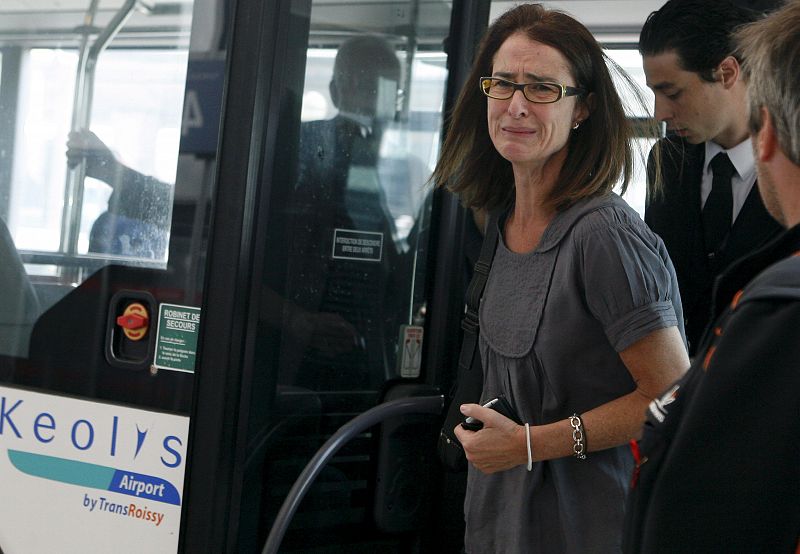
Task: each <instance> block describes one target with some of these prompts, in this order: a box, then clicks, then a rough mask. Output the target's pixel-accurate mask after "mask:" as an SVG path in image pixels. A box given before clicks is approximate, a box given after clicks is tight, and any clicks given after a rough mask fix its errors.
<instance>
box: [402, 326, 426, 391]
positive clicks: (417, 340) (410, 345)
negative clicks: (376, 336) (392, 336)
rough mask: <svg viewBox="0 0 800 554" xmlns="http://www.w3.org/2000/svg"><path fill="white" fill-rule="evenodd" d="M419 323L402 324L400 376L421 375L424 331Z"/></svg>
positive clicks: (411, 376)
mask: <svg viewBox="0 0 800 554" xmlns="http://www.w3.org/2000/svg"><path fill="white" fill-rule="evenodd" d="M423 330H424V329H423V327H420V326H419V325H401V326H400V377H405V378H410V379H413V378H415V377H419V373H420V368H421V367H422V332H423Z"/></svg>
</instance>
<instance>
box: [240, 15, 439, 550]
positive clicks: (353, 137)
mask: <svg viewBox="0 0 800 554" xmlns="http://www.w3.org/2000/svg"><path fill="white" fill-rule="evenodd" d="M345 5H346V6H347V7H346V8H345V7H344V6H345ZM449 20H450V14H449V7H448V6H447V5H446V3H418V2H414V1H408V2H403V1H401V2H391V3H378V4H374V3H362V2H349V3H344V4H343V5H342V6H341V7H340V6H338V5H337V6H333V5H331V4H330V3H329V2H324V1H319V2H316V1H314V2H312V3H311V17H310V33H309V36H308V44H304V45H298V48H302V49H303V59H304V61H305V69H304V71H303V72H302V73H301V74H300V75H299V76H298V79H297V81H300V78H302V82H300V83H298V82H295V83H294V84H292V83H291V82H290V80H289V79H285V85H286V86H287V87H289V90H287V92H286V95H287V97H289V98H300V99H302V105H301V106H298V107H297V109H296V111H295V112H294V113H292V112H291V111H289V110H284V111H283V112H282V113H281V116H282V118H283V121H282V122H281V123H280V124H279V126H280V127H282V128H283V129H285V132H284V133H283V135H282V140H281V143H280V148H282V149H283V150H282V151H281V152H280V153H278V154H276V155H278V156H279V159H281V163H280V164H278V166H277V168H276V170H275V172H274V173H273V174H271V175H267V176H265V177H264V180H265V181H268V182H269V183H270V184H271V188H270V191H271V201H270V213H269V215H268V220H269V222H270V223H269V225H268V229H267V238H266V242H265V247H264V255H263V258H264V260H265V264H266V265H265V269H264V284H263V288H262V296H261V301H260V312H261V321H260V326H259V337H260V339H259V348H260V359H259V360H257V361H256V364H255V365H256V369H255V370H254V371H255V374H256V377H254V387H253V389H252V400H251V411H250V414H251V415H250V417H251V420H250V427H251V433H252V436H253V437H254V439H253V440H258V437H261V436H265V433H266V436H268V437H269V438H268V439H267V441H268V444H266V445H265V448H264V449H263V451H264V452H268V453H269V454H267V458H266V460H265V469H264V471H263V479H264V486H263V487H261V493H260V494H263V499H264V501H263V504H262V505H263V506H265V516H264V520H263V521H262V525H264V524H266V525H268V524H269V521H270V518H271V517H274V515H275V512H276V510H277V507H278V506H279V504H280V502H281V501H282V499H283V496H284V494H285V493H284V492H283V491H286V490H287V489H288V487H289V485H290V483H291V482H292V480H293V479H294V478H295V477H296V476H297V474H298V473H299V470H300V469H301V468H302V466H303V464H305V462H306V461H308V458H309V457H310V456H311V455H313V453H314V451H315V450H316V449H317V448H318V447H319V446H320V445H322V443H323V442H324V441H325V439H326V438H327V437H329V436H330V434H331V433H333V432H334V431H335V430H336V429H337V428H338V427H339V426H340V425H342V424H343V423H344V422H345V421H347V420H348V419H349V418H351V417H353V416H355V415H357V414H358V413H360V412H363V411H366V410H367V409H369V408H371V407H373V406H375V405H376V404H378V403H380V402H381V401H382V395H383V394H384V392H385V391H386V390H387V389H388V388H389V387H390V386H392V384H397V383H402V382H414V381H413V380H414V379H418V378H421V377H422V378H424V375H423V374H422V371H423V370H422V368H421V359H422V342H423V328H424V323H425V307H426V306H425V297H424V289H425V279H426V275H427V271H426V265H427V264H426V262H427V258H428V252H429V248H428V241H429V238H430V233H429V228H430V221H429V220H430V214H431V205H432V197H433V194H432V186H431V185H430V183H429V182H428V180H429V178H430V175H431V172H432V170H433V167H434V165H435V162H436V159H437V157H438V152H439V141H440V130H441V126H442V106H443V102H444V95H445V84H446V81H447V76H448V72H447V69H446V61H447V58H446V54H445V53H444V51H443V44H444V38H445V36H446V34H447V29H448V26H449ZM276 385H277V386H276ZM266 398H273V399H274V400H273V401H272V402H269V401H266V400H265V399H266ZM270 406H271V407H272V409H271V410H270ZM284 428H290V429H291V430H292V431H291V433H288V434H287V433H284V432H281V431H280V430H281V429H284ZM269 429H273V430H272V431H270V430H269ZM373 456H374V453H373V452H372V451H371V449H370V441H369V438H368V437H363V438H361V437H360V438H358V439H357V440H355V441H353V443H351V444H350V445H348V454H347V455H345V456H343V457H342V458H341V459H340V460H338V461H334V462H333V463H331V464H330V465H329V466H328V467H327V468H326V470H325V472H324V475H323V476H322V478H321V479H320V480H318V483H317V484H316V485H315V487H314V488H313V489H312V491H311V492H310V493H309V496H310V497H313V498H314V499H315V500H312V501H310V503H306V502H304V506H306V507H305V508H303V507H301V509H300V513H299V514H298V515H297V516H296V517H295V519H294V521H296V522H299V523H298V524H297V525H299V526H305V528H304V529H301V527H297V528H296V529H295V530H290V533H289V535H288V536H287V538H286V541H285V544H286V545H287V548H292V549H297V550H303V549H304V548H309V547H310V545H311V543H310V542H308V541H310V540H311V541H318V540H323V541H325V542H324V544H322V545H320V544H319V543H317V544H315V547H322V548H324V547H325V545H328V546H330V547H331V548H332V547H333V545H336V544H341V542H337V541H341V540H342V538H343V535H342V533H346V532H351V533H356V532H357V531H356V530H357V529H363V528H364V525H372V523H371V521H370V519H371V517H370V515H369V509H368V505H369V494H370V492H369V491H370V487H371V486H372V485H371V484H370V479H371V478H370V477H369V473H370V471H371V470H370V467H371V463H373V462H372V461H371V460H373V458H372V457H373ZM310 529H314V530H315V531H314V532H312V533H309V532H308V531H309V530H310ZM322 537H324V538H322ZM364 540H365V541H366V540H367V539H364Z"/></svg>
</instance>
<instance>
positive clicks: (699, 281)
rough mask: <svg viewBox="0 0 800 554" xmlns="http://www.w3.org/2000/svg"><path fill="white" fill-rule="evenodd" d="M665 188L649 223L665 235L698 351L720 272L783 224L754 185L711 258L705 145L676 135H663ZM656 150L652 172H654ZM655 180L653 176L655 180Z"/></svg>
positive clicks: (650, 207)
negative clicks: (705, 215) (706, 238)
mask: <svg viewBox="0 0 800 554" xmlns="http://www.w3.org/2000/svg"><path fill="white" fill-rule="evenodd" d="M655 148H660V151H661V164H662V168H661V174H662V177H663V178H662V192H661V194H660V195H657V196H650V195H649V196H650V197H649V198H648V202H647V208H646V209H645V222H646V223H647V224H648V225H649V226H650V228H651V229H652V230H653V231H655V232H656V233H657V234H658V235H659V236H660V237H661V238H662V239H663V240H664V244H665V245H666V247H667V251H668V252H669V255H670V258H672V263H673V264H674V265H675V271H676V273H677V275H678V286H679V288H680V293H681V301H682V303H683V314H684V318H685V321H684V324H685V327H686V338H687V339H688V341H689V354H690V355H694V354H695V351H696V349H697V346H698V343H699V342H700V338H701V337H702V335H703V331H704V330H705V328H706V326H707V325H708V323H709V321H710V319H711V303H712V288H713V286H714V281H715V279H716V277H717V276H718V275H719V274H720V273H722V271H723V270H724V269H725V268H726V267H728V266H729V265H730V264H731V263H732V262H734V261H736V260H737V259H739V258H741V257H742V256H744V255H746V254H748V253H750V252H752V251H754V250H756V249H758V248H759V247H761V246H763V245H764V244H766V243H767V242H768V241H769V240H770V239H772V238H773V237H775V236H777V235H778V233H780V231H781V230H782V228H781V226H780V225H779V224H778V222H777V221H775V220H774V219H773V218H772V216H770V215H769V213H768V212H767V210H766V208H765V207H764V204H763V202H762V201H761V196H760V195H759V192H758V186H754V187H753V189H752V190H751V191H750V194H749V195H748V197H747V200H745V203H744V205H743V206H742V209H741V211H740V212H739V215H738V216H737V217H736V220H735V221H734V223H733V226H732V227H731V230H730V232H729V233H728V236H727V237H726V238H725V239H724V243H723V246H722V248H721V250H720V252H719V253H718V254H717V255H716V256H715V257H713V258H709V256H708V255H707V254H706V249H705V246H704V244H703V226H702V220H701V208H700V202H701V192H700V186H701V182H702V171H703V161H704V157H705V150H704V145H703V144H702V143H701V144H689V143H688V142H686V141H685V140H683V139H681V138H676V137H670V138H666V139H661V140H660V141H659V142H658V143H657V144H656V146H655V147H654V149H655ZM653 171H654V164H653V152H652V151H651V153H650V160H649V161H648V175H649V176H651V178H652V175H653ZM651 180H652V179H651Z"/></svg>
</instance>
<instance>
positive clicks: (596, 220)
mask: <svg viewBox="0 0 800 554" xmlns="http://www.w3.org/2000/svg"><path fill="white" fill-rule="evenodd" d="M619 227H633V228H639V227H641V228H643V229H646V228H647V226H646V225H645V223H644V221H642V218H641V217H639V214H638V213H637V212H636V210H634V209H633V208H631V207H630V205H629V204H628V203H627V202H626V201H625V200H623V199H622V198H621V197H620V196H619V195H618V194H616V193H613V192H612V193H611V194H607V195H603V196H600V197H596V198H592V199H590V200H589V201H588V202H587V204H586V207H585V213H584V214H583V216H582V217H580V218H579V219H578V220H577V221H576V222H575V226H574V228H573V232H574V233H575V234H577V235H583V234H585V233H592V232H596V231H599V230H603V229H615V228H619Z"/></svg>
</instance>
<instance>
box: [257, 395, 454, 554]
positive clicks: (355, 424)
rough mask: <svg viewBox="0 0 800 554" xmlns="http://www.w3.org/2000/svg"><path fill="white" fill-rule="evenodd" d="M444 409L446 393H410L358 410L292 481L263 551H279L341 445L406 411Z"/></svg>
mask: <svg viewBox="0 0 800 554" xmlns="http://www.w3.org/2000/svg"><path fill="white" fill-rule="evenodd" d="M443 409H444V396H442V395H438V396H411V397H408V398H400V399H398V400H392V401H390V402H384V403H383V404H378V405H377V406H375V407H374V408H370V409H369V410H367V411H366V412H364V413H363V414H359V415H357V416H356V417H354V418H353V419H351V420H350V421H348V422H347V423H345V424H344V425H342V426H341V427H339V429H338V430H337V431H336V432H335V433H334V434H333V435H332V436H331V438H329V439H328V440H327V441H325V444H323V445H322V446H321V447H320V449H319V450H317V453H316V454H314V457H313V458H311V460H310V461H309V462H308V463H307V464H306V467H305V468H303V472H302V473H301V474H300V476H299V477H298V478H297V480H296V481H295V482H294V485H292V488H291V490H290V491H289V494H288V495H287V496H286V498H285V499H284V501H283V504H282V505H281V509H280V510H279V511H278V515H277V517H276V518H275V522H274V523H273V524H272V529H270V532H269V536H268V537H267V542H266V543H264V548H263V550H262V551H261V552H262V554H277V552H278V547H279V546H280V545H281V541H282V540H283V536H284V535H285V534H286V530H287V529H288V527H289V523H291V521H292V517H294V514H295V512H296V511H297V508H298V506H299V505H300V502H301V501H302V500H303V497H304V496H305V495H306V493H307V492H308V489H309V488H311V485H312V483H313V482H314V479H316V478H317V475H319V473H320V471H322V468H324V467H325V465H326V464H327V463H328V462H329V461H330V459H331V458H332V457H333V456H334V454H336V453H337V452H338V451H339V449H340V448H341V447H342V446H344V445H345V443H347V442H348V441H350V440H351V439H352V438H353V437H355V436H356V435H358V434H360V433H362V432H364V431H365V430H367V429H369V428H370V427H372V426H373V425H376V424H378V423H380V422H382V421H384V420H386V419H389V418H391V417H395V416H400V415H407V414H440V413H442V410H443Z"/></svg>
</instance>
